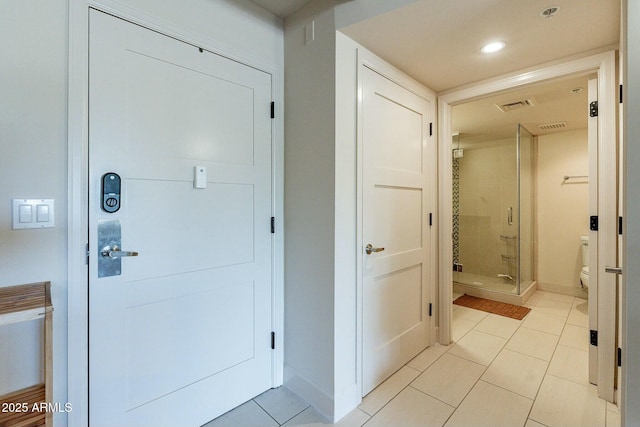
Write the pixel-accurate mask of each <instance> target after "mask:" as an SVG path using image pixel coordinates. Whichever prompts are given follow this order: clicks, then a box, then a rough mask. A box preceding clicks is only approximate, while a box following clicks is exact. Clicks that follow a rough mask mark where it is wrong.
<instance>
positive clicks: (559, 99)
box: [342, 0, 620, 142]
mask: <svg viewBox="0 0 640 427" xmlns="http://www.w3.org/2000/svg"><path fill="white" fill-rule="evenodd" d="M550 6H558V7H559V11H558V13H557V14H556V15H555V16H553V17H551V18H544V17H542V16H540V12H542V11H543V10H544V9H546V8H548V7H550ZM619 22H620V0H446V1H442V0H417V1H416V2H415V3H412V4H410V5H408V6H405V7H403V8H400V9H396V10H394V11H392V12H390V13H387V14H385V15H381V16H378V17H375V18H372V19H370V20H368V21H364V22H360V23H357V24H354V25H352V26H350V27H347V28H345V29H343V30H342V31H343V32H344V33H345V34H347V35H348V36H349V37H351V38H353V39H354V40H356V41H357V42H358V43H360V44H362V45H364V46H365V47H366V48H368V49H369V50H371V51H373V52H374V53H375V54H377V55H378V56H380V57H382V58H383V59H385V60H386V61H387V62H390V63H392V64H393V65H395V66H396V67H398V68H400V69H401V70H403V71H404V72H405V73H407V74H409V75H410V76H412V77H413V78H415V79H416V80H418V81H420V82H421V83H423V84H424V85H425V86H427V87H429V88H431V89H432V90H434V91H436V92H442V91H446V90H448V89H452V88H456V87H460V86H463V85H467V84H470V83H473V82H477V81H480V80H484V79H487V78H491V77H495V76H499V75H502V74H506V73H509V72H513V71H517V70H522V69H526V68H529V67H533V66H535V65H538V64H543V63H546V62H551V61H555V60H560V59H562V58H566V57H569V56H573V55H578V54H582V53H585V52H589V51H594V50H603V49H606V48H614V47H617V44H618V41H619V35H620V25H619ZM496 40H500V41H503V42H505V43H506V47H505V49H503V50H502V51H500V52H497V53H494V54H483V53H481V52H480V49H481V47H482V46H483V45H485V44H486V43H488V42H491V41H496ZM575 87H583V88H584V91H583V92H581V93H580V94H578V95H574V94H572V93H571V91H570V89H572V88H575ZM528 98H533V99H534V106H533V107H526V108H523V109H520V110H515V111H510V112H507V113H503V112H501V111H500V110H499V109H498V108H497V107H496V105H495V104H504V103H507V102H512V101H516V100H520V99H528ZM587 108H588V106H587V78H586V77H582V78H580V79H574V80H567V81H560V82H552V83H547V84H543V85H536V86H533V87H528V88H525V89H522V90H519V91H511V92H509V93H503V94H499V95H496V96H494V97H491V98H488V99H482V100H478V101H475V102H472V103H468V104H464V105H460V106H456V107H454V110H453V116H452V118H453V119H452V125H453V127H452V130H453V131H454V132H460V133H461V134H464V135H465V136H466V140H467V141H469V142H471V141H476V142H482V141H486V140H488V139H492V138H507V137H512V136H514V135H515V132H516V126H517V124H518V123H522V124H523V125H524V127H525V128H527V129H528V130H529V131H530V132H532V133H533V134H534V135H544V134H548V133H552V132H559V131H563V130H573V129H580V128H585V127H586V126H587V119H586V117H587V116H586V111H587ZM562 121H566V122H567V127H566V128H565V129H559V130H552V131H544V130H541V129H540V128H538V126H539V125H540V124H545V123H553V122H562Z"/></svg>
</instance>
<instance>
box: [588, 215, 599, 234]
mask: <svg viewBox="0 0 640 427" xmlns="http://www.w3.org/2000/svg"><path fill="white" fill-rule="evenodd" d="M589 230H591V231H598V215H591V216H590V217H589Z"/></svg>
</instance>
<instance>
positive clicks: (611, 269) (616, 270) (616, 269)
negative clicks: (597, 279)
mask: <svg viewBox="0 0 640 427" xmlns="http://www.w3.org/2000/svg"><path fill="white" fill-rule="evenodd" d="M604 271H605V272H607V273H613V274H622V267H605V268H604Z"/></svg>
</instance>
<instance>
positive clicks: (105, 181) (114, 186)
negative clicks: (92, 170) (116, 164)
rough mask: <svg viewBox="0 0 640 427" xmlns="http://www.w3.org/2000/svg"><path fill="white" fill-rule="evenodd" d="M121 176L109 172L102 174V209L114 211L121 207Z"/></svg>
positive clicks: (108, 211) (109, 211)
mask: <svg viewBox="0 0 640 427" xmlns="http://www.w3.org/2000/svg"><path fill="white" fill-rule="evenodd" d="M121 186H122V185H121V180H120V176H119V175H118V174H117V173H113V172H109V173H105V174H104V175H102V210H103V211H105V212H107V213H114V212H117V211H118V210H119V209H120V191H121V190H120V189H121Z"/></svg>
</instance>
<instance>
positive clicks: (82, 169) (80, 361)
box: [67, 0, 284, 427]
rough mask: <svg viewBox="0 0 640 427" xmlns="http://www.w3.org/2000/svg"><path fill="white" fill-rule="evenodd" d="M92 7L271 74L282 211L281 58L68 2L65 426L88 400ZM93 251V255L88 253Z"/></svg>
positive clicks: (81, 416) (279, 331) (278, 339)
mask: <svg viewBox="0 0 640 427" xmlns="http://www.w3.org/2000/svg"><path fill="white" fill-rule="evenodd" d="M90 8H94V9H97V10H100V11H103V12H106V13H109V14H111V15H114V16H116V17H118V18H122V19H125V20H127V21H130V22H132V23H135V24H138V25H141V26H144V27H146V28H149V29H151V30H154V31H157V32H160V33H162V34H164V35H167V36H169V37H173V38H175V39H178V40H180V41H183V42H186V43H189V44H192V45H195V46H199V47H201V48H203V49H206V50H208V51H210V52H213V53H215V54H218V55H221V56H224V57H226V58H229V59H232V60H235V61H238V62H240V63H242V64H244V65H247V66H250V67H253V68H256V69H258V70H261V71H264V72H266V73H269V74H271V75H272V88H271V93H272V99H273V101H274V102H275V118H274V119H273V126H272V144H273V147H272V153H273V154H272V171H273V176H272V180H273V182H272V188H273V200H272V206H273V216H274V217H275V218H276V221H281V220H282V218H284V197H283V195H284V167H283V166H284V120H283V116H284V114H283V112H284V108H283V104H284V69H283V66H282V64H280V65H278V64H270V63H265V62H264V61H263V60H261V59H259V58H257V57H254V56H252V55H250V54H248V53H247V52H246V51H241V50H238V49H235V48H233V47H231V46H230V45H229V44H228V43H223V42H221V41H219V40H215V39H212V38H210V37H207V36H205V35H203V34H201V33H196V32H191V31H189V29H187V28H182V27H177V26H174V25H171V24H170V23H168V22H166V21H165V20H163V19H161V18H159V17H156V16H153V15H151V14H148V13H146V12H143V11H141V10H137V9H133V8H130V7H127V6H126V5H125V4H123V3H121V2H118V1H112V0H100V1H98V0H86V1H78V2H71V3H70V5H69V29H70V34H69V83H68V85H69V86H68V87H69V92H68V129H69V131H68V162H67V164H68V182H69V190H68V195H69V203H68V210H69V211H68V249H67V260H68V261H67V271H68V282H69V286H68V296H67V302H68V307H67V308H68V346H67V351H68V358H67V363H68V366H69V367H73V369H69V372H68V376H67V380H68V381H67V384H68V389H67V390H68V392H67V393H68V395H67V396H68V397H67V401H68V402H73V408H74V410H73V411H72V412H70V413H69V414H68V415H67V416H68V425H69V426H71V427H73V426H78V427H81V426H86V425H88V420H89V412H88V411H89V400H88V394H89V389H88V360H89V352H88V348H89V347H88V308H89V307H88V266H87V263H86V259H87V247H86V245H87V242H88V241H89V240H88V239H89V235H88V217H87V212H88V209H89V203H88V202H89V201H88V188H89V180H88V177H89V175H88V174H89V170H88V165H89V158H88V146H89V144H88V94H89V86H88V84H89V76H88V66H89V65H88V64H89V55H88V45H89V42H88V40H89V27H88V16H89V13H88V12H89V9H90ZM282 230H283V227H278V226H276V233H275V235H274V238H273V240H272V245H273V261H272V262H273V268H272V283H273V289H272V292H273V299H272V301H273V303H272V304H273V309H272V312H273V318H272V327H273V331H274V332H275V347H276V348H275V355H274V358H273V360H274V361H273V369H272V371H273V381H272V382H273V386H274V387H277V386H279V385H282V383H283V360H284V346H283V336H284V333H283V332H284V274H283V272H284V234H283V232H282ZM93 255H94V256H95V254H93Z"/></svg>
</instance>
